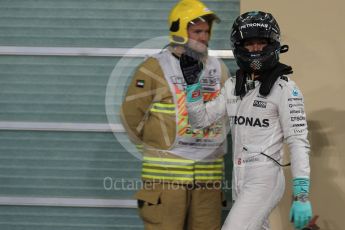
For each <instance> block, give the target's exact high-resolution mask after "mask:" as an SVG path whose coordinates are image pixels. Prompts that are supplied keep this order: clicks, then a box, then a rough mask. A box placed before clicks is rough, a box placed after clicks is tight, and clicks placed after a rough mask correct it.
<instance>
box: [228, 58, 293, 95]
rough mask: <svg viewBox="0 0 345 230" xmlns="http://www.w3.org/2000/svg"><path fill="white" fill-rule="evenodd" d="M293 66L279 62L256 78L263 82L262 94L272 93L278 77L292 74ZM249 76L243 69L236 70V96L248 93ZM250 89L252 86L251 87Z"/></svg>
mask: <svg viewBox="0 0 345 230" xmlns="http://www.w3.org/2000/svg"><path fill="white" fill-rule="evenodd" d="M292 72H293V71H292V67H291V66H288V65H285V64H282V63H280V62H278V63H277V65H276V66H275V67H274V68H272V69H270V70H269V71H266V72H263V73H261V74H260V75H259V76H258V77H257V78H256V79H255V80H259V81H260V82H261V86H260V90H259V92H260V94H261V95H262V96H267V95H268V94H270V92H271V89H272V87H273V85H274V83H275V82H276V81H277V79H278V78H279V77H281V76H283V75H287V74H291V73H292ZM248 76H250V75H249V73H246V72H244V71H243V70H241V69H239V70H237V71H236V85H235V94H236V96H241V98H242V97H244V96H245V95H246V93H247V91H249V90H248V87H247V86H246V84H248ZM284 80H287V78H284ZM249 89H250V88H249Z"/></svg>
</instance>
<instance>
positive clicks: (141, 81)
mask: <svg viewBox="0 0 345 230" xmlns="http://www.w3.org/2000/svg"><path fill="white" fill-rule="evenodd" d="M144 85H145V81H144V80H137V82H136V84H135V86H136V87H138V88H144Z"/></svg>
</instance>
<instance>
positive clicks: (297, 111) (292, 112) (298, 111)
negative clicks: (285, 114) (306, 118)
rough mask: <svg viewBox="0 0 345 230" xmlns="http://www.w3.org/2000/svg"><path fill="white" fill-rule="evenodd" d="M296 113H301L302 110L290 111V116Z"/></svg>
mask: <svg viewBox="0 0 345 230" xmlns="http://www.w3.org/2000/svg"><path fill="white" fill-rule="evenodd" d="M294 113H301V111H300V110H290V114H294Z"/></svg>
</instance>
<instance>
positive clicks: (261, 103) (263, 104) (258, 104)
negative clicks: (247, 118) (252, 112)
mask: <svg viewBox="0 0 345 230" xmlns="http://www.w3.org/2000/svg"><path fill="white" fill-rule="evenodd" d="M253 106H254V107H260V108H266V106H267V102H265V101H258V100H254V103H253Z"/></svg>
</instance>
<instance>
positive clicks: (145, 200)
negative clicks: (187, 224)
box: [135, 190, 162, 224]
mask: <svg viewBox="0 0 345 230" xmlns="http://www.w3.org/2000/svg"><path fill="white" fill-rule="evenodd" d="M161 193H162V192H161V191H151V190H140V191H139V192H137V193H136V194H135V198H136V199H137V200H138V208H139V215H140V217H141V218H142V220H143V221H144V222H147V223H151V224H159V223H161V221H162V203H161Z"/></svg>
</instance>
